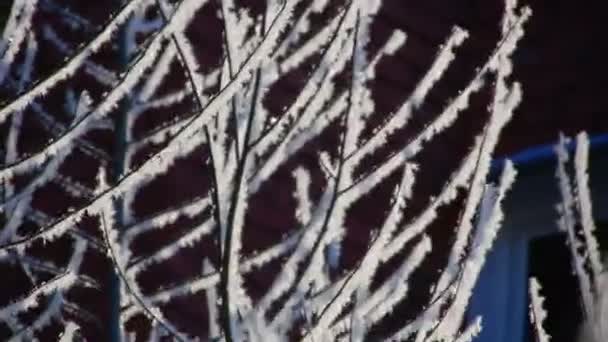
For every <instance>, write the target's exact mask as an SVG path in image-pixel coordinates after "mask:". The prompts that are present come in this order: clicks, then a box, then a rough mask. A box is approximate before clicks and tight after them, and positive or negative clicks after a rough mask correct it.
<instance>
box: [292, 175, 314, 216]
mask: <svg viewBox="0 0 608 342" xmlns="http://www.w3.org/2000/svg"><path fill="white" fill-rule="evenodd" d="M293 178H294V179H295V181H296V191H295V192H294V193H293V195H294V198H295V199H296V218H297V219H298V222H299V223H300V224H302V225H306V224H307V223H308V222H309V221H310V217H311V215H312V208H313V205H312V203H311V201H310V195H309V191H310V172H308V171H307V170H306V169H304V168H297V169H296V170H295V171H294V172H293Z"/></svg>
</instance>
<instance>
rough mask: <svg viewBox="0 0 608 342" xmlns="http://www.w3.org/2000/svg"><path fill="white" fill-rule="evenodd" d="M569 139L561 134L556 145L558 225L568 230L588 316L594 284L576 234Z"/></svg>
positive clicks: (567, 234) (568, 239)
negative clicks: (569, 161)
mask: <svg viewBox="0 0 608 342" xmlns="http://www.w3.org/2000/svg"><path fill="white" fill-rule="evenodd" d="M568 142H569V140H568V139H567V138H566V137H564V136H563V135H560V139H559V143H558V144H557V145H556V146H555V153H556V154H557V168H556V173H555V174H556V177H557V181H558V185H559V191H560V195H561V203H559V204H558V205H557V211H558V213H559V215H560V216H559V218H558V221H557V224H558V227H560V229H562V230H563V231H564V232H566V236H567V244H568V248H570V254H571V257H572V268H573V269H574V273H575V274H576V276H577V278H578V282H579V287H580V295H581V297H582V302H583V308H584V310H585V313H586V317H591V316H592V315H593V291H594V289H593V284H592V280H591V277H590V274H588V272H587V271H586V270H585V262H586V258H585V254H583V253H585V252H586V251H584V250H582V249H583V247H584V241H581V239H580V238H579V237H578V236H577V234H576V218H575V215H574V207H575V205H576V204H575V199H574V193H573V190H572V185H571V181H570V176H569V175H568V173H567V172H566V163H567V162H568V160H569V155H568V151H567V150H566V144H567V143H568Z"/></svg>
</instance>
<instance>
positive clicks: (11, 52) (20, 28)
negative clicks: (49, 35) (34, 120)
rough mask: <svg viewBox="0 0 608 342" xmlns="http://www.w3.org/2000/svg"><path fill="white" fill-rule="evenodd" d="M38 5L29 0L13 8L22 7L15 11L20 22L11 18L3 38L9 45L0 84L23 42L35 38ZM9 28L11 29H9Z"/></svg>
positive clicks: (0, 63)
mask: <svg viewBox="0 0 608 342" xmlns="http://www.w3.org/2000/svg"><path fill="white" fill-rule="evenodd" d="M37 5H38V0H27V1H23V2H21V3H20V4H15V7H13V10H16V9H17V8H16V7H17V6H20V7H21V8H20V10H19V11H15V12H13V13H19V14H20V16H19V19H18V20H19V22H18V23H15V22H14V21H12V20H9V23H8V26H7V28H6V30H5V31H4V37H3V38H4V39H5V40H6V41H7V42H8V43H7V45H8V47H7V49H6V50H5V51H1V52H2V54H1V58H0V84H2V83H4V81H5V80H6V76H7V75H8V73H9V71H10V70H11V66H12V65H13V63H14V62H15V59H16V58H17V54H18V53H19V52H20V51H21V50H20V49H19V48H20V46H21V44H23V42H24V41H26V40H30V39H33V37H32V35H31V34H30V31H32V17H33V15H34V12H35V10H36V7H37ZM9 29H11V30H10V31H8V30H9ZM7 36H8V37H7ZM28 43H29V42H28ZM0 122H4V119H3V120H0Z"/></svg>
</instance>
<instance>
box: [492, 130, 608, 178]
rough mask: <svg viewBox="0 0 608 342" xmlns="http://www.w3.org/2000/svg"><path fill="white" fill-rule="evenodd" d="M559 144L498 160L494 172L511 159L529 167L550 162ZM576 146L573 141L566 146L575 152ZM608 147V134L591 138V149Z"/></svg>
mask: <svg viewBox="0 0 608 342" xmlns="http://www.w3.org/2000/svg"><path fill="white" fill-rule="evenodd" d="M555 144H557V142H555V143H552V144H546V145H539V146H534V147H531V148H528V149H525V150H523V151H521V152H518V153H514V154H512V155H510V156H507V157H504V158H499V159H496V160H494V161H493V162H492V171H493V172H497V171H499V170H500V169H502V167H503V165H504V163H505V161H506V160H507V159H510V160H511V161H512V162H513V163H514V164H515V165H528V164H533V163H538V162H542V161H548V160H553V159H555V151H554V147H555ZM575 146H576V144H575V143H574V141H571V142H570V143H569V144H567V145H566V148H567V149H568V150H569V151H572V150H574V148H575ZM604 146H608V134H600V135H594V136H590V137H589V148H592V149H593V148H599V147H604Z"/></svg>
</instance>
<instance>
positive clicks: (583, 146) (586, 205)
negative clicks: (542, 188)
mask: <svg viewBox="0 0 608 342" xmlns="http://www.w3.org/2000/svg"><path fill="white" fill-rule="evenodd" d="M588 164H589V138H588V136H587V134H586V133H580V134H579V135H578V136H577V137H576V152H575V155H574V171H575V176H576V195H577V196H576V198H577V199H578V211H579V217H580V221H581V226H582V230H583V236H584V239H585V247H586V249H587V257H588V258H589V261H590V264H591V269H592V274H593V275H594V280H595V290H597V289H599V282H598V281H599V279H598V278H599V275H600V274H602V271H603V267H602V263H601V261H600V259H601V258H600V252H599V245H598V242H597V239H596V238H595V235H594V233H595V223H594V222H593V213H592V205H591V192H590V190H589V175H588V173H587V169H588Z"/></svg>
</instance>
